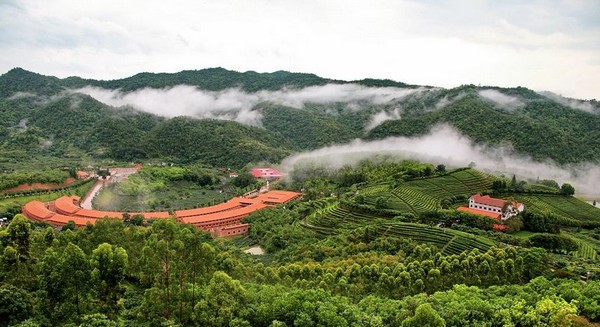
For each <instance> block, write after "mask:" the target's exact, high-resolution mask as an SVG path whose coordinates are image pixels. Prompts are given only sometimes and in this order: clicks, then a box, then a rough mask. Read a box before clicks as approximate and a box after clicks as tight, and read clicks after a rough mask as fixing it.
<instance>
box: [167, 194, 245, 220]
mask: <svg viewBox="0 0 600 327" xmlns="http://www.w3.org/2000/svg"><path fill="white" fill-rule="evenodd" d="M240 207H241V201H240V198H232V199H231V200H229V201H227V202H225V203H220V204H217V205H214V206H210V207H203V208H195V209H188V210H176V211H175V216H177V217H178V218H183V217H192V216H201V215H208V214H211V213H215V212H220V211H227V210H233V209H236V208H240Z"/></svg>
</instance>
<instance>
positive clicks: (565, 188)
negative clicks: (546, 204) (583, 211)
mask: <svg viewBox="0 0 600 327" xmlns="http://www.w3.org/2000/svg"><path fill="white" fill-rule="evenodd" d="M560 193H561V194H564V195H568V196H571V195H573V194H575V188H574V187H573V186H572V185H571V184H568V183H564V184H563V185H562V186H561V187H560Z"/></svg>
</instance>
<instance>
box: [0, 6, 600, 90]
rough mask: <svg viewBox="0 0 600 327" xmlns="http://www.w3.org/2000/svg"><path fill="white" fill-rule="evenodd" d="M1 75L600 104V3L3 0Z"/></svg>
mask: <svg viewBox="0 0 600 327" xmlns="http://www.w3.org/2000/svg"><path fill="white" fill-rule="evenodd" d="M0 53H1V55H0V73H4V72H6V71H8V70H9V69H11V68H13V67H23V68H25V69H28V70H32V71H35V72H38V73H42V74H45V75H54V76H58V77H67V76H73V75H76V76H81V77H86V78H96V79H115V78H123V77H127V76H130V75H133V74H136V73H138V72H144V71H148V72H177V71H180V70H189V69H202V68H208V67H216V66H221V67H224V68H227V69H232V70H238V71H247V70H254V71H259V72H272V71H276V70H289V71H295V72H310V73H315V74H317V75H320V76H323V77H329V78H336V79H345V80H351V79H360V78H366V77H373V78H390V79H394V80H398V81H402V82H407V83H412V84H422V85H434V86H442V87H454V86H458V85H461V84H469V83H473V84H482V85H498V86H519V85H521V86H526V87H529V88H532V89H534V90H537V91H543V90H548V91H552V92H555V93H559V94H562V95H564V96H569V97H576V98H583V99H591V98H596V99H600V1H599V0H571V1H566V0H565V1H524V0H512V1H510V0H509V1H495V0H489V1H485V0H481V1H476V0H473V1H460V0H457V1H450V0H448V1H444V0H439V1H436V0H430V1H404V0H403V1H401V0H390V1H375V0H373V1H351V0H341V1H334V0H322V1H306V0H302V1H291V0H289V1H288V0H239V1H236V0H215V1H201V0H194V1H164V0H159V1H154V0H144V1H131V0H115V1H112V0H111V1H99V0H98V1H78V0H72V1H68V0H52V1H45V0H39V1H30V0H24V1H20V0H15V1H13V0H0Z"/></svg>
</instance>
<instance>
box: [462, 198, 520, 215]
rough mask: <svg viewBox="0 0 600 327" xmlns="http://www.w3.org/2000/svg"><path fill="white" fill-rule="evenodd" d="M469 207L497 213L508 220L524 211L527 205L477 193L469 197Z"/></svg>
mask: <svg viewBox="0 0 600 327" xmlns="http://www.w3.org/2000/svg"><path fill="white" fill-rule="evenodd" d="M469 208H472V209H477V210H484V211H487V212H491V213H497V214H498V215H499V216H500V217H501V219H502V220H507V219H508V218H510V217H513V216H516V215H518V214H519V213H520V212H523V210H525V205H523V203H518V202H508V201H505V200H502V199H495V198H492V197H490V196H489V195H484V196H481V195H479V194H475V195H473V196H471V197H470V198H469Z"/></svg>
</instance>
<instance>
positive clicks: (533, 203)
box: [514, 194, 600, 222]
mask: <svg viewBox="0 0 600 327" xmlns="http://www.w3.org/2000/svg"><path fill="white" fill-rule="evenodd" d="M514 198H515V199H516V200H517V201H520V202H523V203H524V204H525V207H526V208H529V209H530V210H532V209H533V210H537V211H541V212H548V213H553V214H555V215H559V216H564V217H567V218H571V219H575V220H579V221H593V222H600V209H599V208H596V207H594V206H593V205H591V204H589V203H587V202H585V201H581V200H579V199H577V198H575V197H572V196H568V197H567V196H561V195H549V194H536V195H515V196H514Z"/></svg>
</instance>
